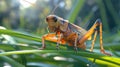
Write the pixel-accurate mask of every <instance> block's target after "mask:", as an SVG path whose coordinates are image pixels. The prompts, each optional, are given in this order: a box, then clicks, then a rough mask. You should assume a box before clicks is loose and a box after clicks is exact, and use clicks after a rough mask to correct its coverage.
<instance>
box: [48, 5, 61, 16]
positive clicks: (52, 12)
mask: <svg viewBox="0 0 120 67" xmlns="http://www.w3.org/2000/svg"><path fill="white" fill-rule="evenodd" d="M58 6H59V3H58V4H57V5H56V6H55V8H53V10H52V11H51V13H50V14H54V12H55V10H56V9H57V8H58Z"/></svg>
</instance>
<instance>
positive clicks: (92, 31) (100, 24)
mask: <svg viewBox="0 0 120 67" xmlns="http://www.w3.org/2000/svg"><path fill="white" fill-rule="evenodd" d="M98 26H99V28H100V29H99V31H100V51H101V53H103V54H106V55H111V54H109V53H106V52H105V50H104V48H103V41H102V22H101V21H100V19H97V20H96V22H95V23H94V25H93V26H92V27H91V28H90V29H89V30H88V32H87V33H86V34H85V35H84V36H83V37H82V38H81V39H80V41H79V43H80V44H82V43H84V42H85V41H86V40H87V39H88V38H89V37H90V36H91V35H92V34H93V33H94V32H95V29H96V27H98Z"/></svg>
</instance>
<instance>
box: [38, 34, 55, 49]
mask: <svg viewBox="0 0 120 67" xmlns="http://www.w3.org/2000/svg"><path fill="white" fill-rule="evenodd" d="M55 36H56V34H54V33H49V34H46V35H44V36H42V47H41V48H39V49H45V47H46V45H45V40H49V41H53V42H56V39H54V37H55Z"/></svg>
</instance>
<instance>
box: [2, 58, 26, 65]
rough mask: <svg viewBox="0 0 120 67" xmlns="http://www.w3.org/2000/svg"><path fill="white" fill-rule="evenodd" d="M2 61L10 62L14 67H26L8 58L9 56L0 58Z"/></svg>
mask: <svg viewBox="0 0 120 67" xmlns="http://www.w3.org/2000/svg"><path fill="white" fill-rule="evenodd" d="M0 59H2V60H4V61H5V62H8V63H9V64H10V65H12V67H25V66H24V65H22V64H20V63H18V62H16V61H15V60H13V59H11V58H9V57H7V56H0Z"/></svg>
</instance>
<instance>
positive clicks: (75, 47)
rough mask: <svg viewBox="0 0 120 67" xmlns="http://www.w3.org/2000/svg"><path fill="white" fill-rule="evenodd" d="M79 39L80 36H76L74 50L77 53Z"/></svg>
mask: <svg viewBox="0 0 120 67" xmlns="http://www.w3.org/2000/svg"><path fill="white" fill-rule="evenodd" d="M77 38H78V34H76V37H75V43H74V49H75V51H76V52H77Z"/></svg>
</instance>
